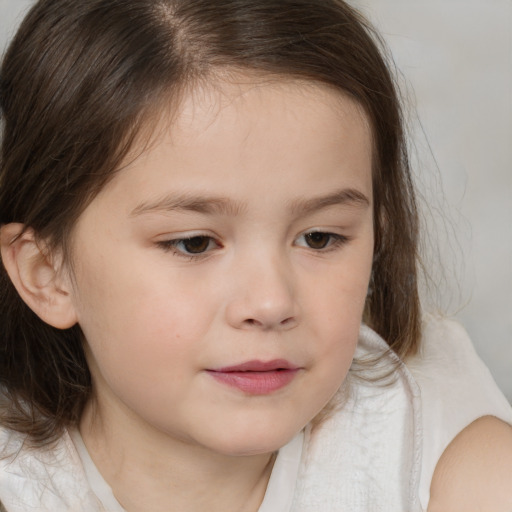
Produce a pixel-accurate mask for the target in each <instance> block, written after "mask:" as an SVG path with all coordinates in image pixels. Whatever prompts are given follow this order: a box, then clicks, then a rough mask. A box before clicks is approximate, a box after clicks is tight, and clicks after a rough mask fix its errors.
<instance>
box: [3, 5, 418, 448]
mask: <svg viewBox="0 0 512 512" xmlns="http://www.w3.org/2000/svg"><path fill="white" fill-rule="evenodd" d="M222 70H236V71H242V72H243V71H250V72H257V73H261V74H262V75H265V74H268V75H275V76H278V77H279V76H282V77H292V78H298V79H301V80H306V81H308V80H309V81H312V82H316V83H322V84H326V85H328V86H330V87H334V88H335V89H337V90H339V91H340V92H342V93H343V94H346V95H347V94H348V95H349V96H350V97H352V98H353V99H355V101H357V102H358V103H359V104H360V105H361V106H362V108H363V109H364V111H365V113H366V115H367V117H368V120H369V122H370V125H371V129H372V135H373V145H374V148H373V169H372V172H373V190H374V227H375V254H374V262H373V270H372V278H371V283H370V292H369V294H368V298H367V302H366V307H365V312H364V319H365V321H366V323H368V324H369V325H370V326H371V327H373V328H374V329H375V330H376V331H377V332H378V333H379V334H381V335H382V337H383V338H384V339H385V340H387V342H388V343H389V345H390V347H391V348H392V349H393V350H395V351H396V352H397V353H398V354H400V355H401V356H404V355H407V354H410V353H412V352H414V350H415V349H416V347H417V344H418V340H419V336H420V312H419V309H420V308H419V300H418V293H417V279H416V275H417V269H416V266H417V231H418V220H417V211H416V203H415V197H414V189H413V185H412V183H411V176H410V171H409V164H408V159H407V152H406V144H405V142H404V133H403V128H402V117H401V110H400V102H399V98H398V96H397V91H396V88H395V85H394V81H393V77H392V74H391V73H390V71H389V68H388V65H387V64H386V59H385V58H384V57H383V51H382V46H381V43H380V42H379V38H378V36H377V35H376V34H375V33H374V31H373V30H372V29H371V27H370V26H369V25H368V24H367V22H366V21H365V20H364V19H363V18H362V17H361V16H360V15H359V14H358V13H357V12H356V11H355V10H353V9H352V8H351V7H349V6H348V5H347V4H346V3H344V2H343V1H342V0H40V1H39V2H37V3H36V4H35V5H34V7H33V8H32V9H31V10H30V11H29V13H28V15H27V16H26V18H25V20H24V21H23V23H22V24H21V26H20V28H19V30H18V32H17V34H16V36H15V37H14V39H13V41H12V42H11V44H10V46H9V48H8V50H7V52H6V54H5V57H4V60H3V64H2V68H1V70H0V107H1V115H2V124H3V138H2V147H1V154H0V166H1V169H0V225H3V224H7V223H10V222H20V223H23V224H24V225H25V226H27V227H30V228H32V229H33V230H34V231H35V233H36V234H37V236H39V237H41V239H44V240H45V241H46V242H47V243H48V244H49V245H50V247H52V248H61V249H63V250H64V253H65V252H66V251H65V249H66V244H67V242H68V237H69V234H70V233H71V231H72V228H73V225H74V223H75V222H76V220H77V218H78V217H79V216H80V214H81V212H82V211H83V210H84V208H85V207H86V206H87V205H88V204H89V203H90V201H91V200H92V199H93V198H94V197H95V195H96V194H97V193H98V192H99V191H100V190H101V188H102V187H103V186H104V185H105V184H106V183H107V182H108V180H109V179H111V177H112V176H113V175H114V173H115V172H116V171H117V170H118V169H119V166H120V163H121V162H122V161H123V159H124V158H125V157H126V155H127V153H128V152H129V151H130V148H131V147H132V145H133V142H134V140H135V139H136V138H137V136H138V135H139V134H140V133H141V130H143V129H145V127H147V125H148V123H149V121H150V120H151V117H152V116H153V117H154V116H155V114H156V113H157V112H158V109H159V108H161V107H162V105H169V104H170V102H171V103H172V102H178V101H179V98H180V97H181V96H182V95H183V94H186V91H187V90H189V88H190V87H193V86H194V84H196V83H198V82H199V81H202V80H203V81H204V80H206V81H207V80H208V78H209V77H212V76H213V75H214V74H215V73H217V72H219V71H222ZM0 384H1V385H2V386H3V389H4V392H5V394H6V395H7V397H8V403H9V404H10V405H9V406H6V407H4V408H2V413H1V414H2V415H1V418H0V421H1V422H2V423H3V424H4V425H6V426H9V427H10V428H14V429H16V430H18V431H22V432H26V433H28V434H30V436H31V437H32V439H34V440H35V441H37V442H46V441H49V440H51V439H53V438H55V436H57V435H58V434H59V433H60V430H61V429H62V427H64V426H67V425H72V424H76V423H77V422H78V420H79V418H80V415H81V412H82V410H83V407H84V404H85V403H86V402H87V400H88V398H89V396H90V393H91V378H90V374H89V371H88V368H87V364H86V359H85V356H84V350H83V335H82V333H81V330H80V328H79V326H75V327H73V328H71V329H68V330H58V329H55V328H52V327H50V326H49V325H46V324H45V323H43V322H42V321H41V320H40V319H39V318H38V317H37V316H36V315H35V314H34V313H33V312H32V311H31V310H30V309H29V308H28V307H27V306H26V305H25V304H24V303H23V301H22V300H21V299H20V297H19V296H18V294H17V293H16V291H15V289H14V287H13V285H12V284H11V282H10V280H9V278H8V276H7V275H6V272H5V270H4V269H3V268H2V269H0Z"/></svg>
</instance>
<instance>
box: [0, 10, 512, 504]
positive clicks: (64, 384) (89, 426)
mask: <svg viewBox="0 0 512 512" xmlns="http://www.w3.org/2000/svg"><path fill="white" fill-rule="evenodd" d="M376 41H377V39H376V38H375V35H374V34H373V33H372V31H371V29H370V28H369V27H368V26H367V24H366V23H365V21H364V20H363V19H362V18H361V17H360V16H359V15H358V14H357V13H356V12H355V11H353V10H352V9H351V8H350V7H348V6H347V5H346V4H345V3H343V2H342V1H341V0H279V1H271V0H258V1H254V0H236V1H235V0H215V1H211V0H40V1H39V2H38V3H36V5H35V6H34V7H33V8H32V10H31V11H30V12H29V14H28V15H27V17H26V19H25V20H24V22H23V23H22V25H21V27H20V29H19V31H18V33H17V35H16V37H15V38H14V40H13V42H12V43H11V45H10V47H9V49H8V51H7V53H6V55H5V58H4V62H3V67H2V70H1V81H0V91H1V107H2V114H3V130H4V132H3V140H2V156H1V175H0V225H1V226H2V227H1V237H0V245H1V254H2V262H3V267H4V269H3V270H2V273H1V276H0V277H1V283H0V293H1V294H2V296H1V299H0V310H1V311H0V315H1V320H0V326H1V327H0V329H1V334H0V350H1V358H0V365H1V369H0V375H1V382H2V388H3V398H2V406H1V423H2V425H3V426H2V429H1V434H0V438H1V446H2V457H1V460H0V500H1V501H2V502H3V506H4V507H5V509H6V510H7V511H8V512H18V511H23V512H26V511H29V510H30V511H31V510H38V511H52V512H60V511H73V512H74V511H87V512H96V511H108V512H119V511H123V510H125V511H128V512H136V511H151V512H158V511H184V510H186V511H192V512H194V511H199V510H201V511H204V510H208V511H221V510H222V511H223V512H227V511H233V512H241V511H247V512H256V511H259V512H285V511H287V512H288V511H293V512H306V511H308V512H317V511H338V510H339V511H341V510H350V511H352V512H363V511H390V512H391V511H393V512H397V511H407V512H413V511H419V510H426V509H427V507H428V508H429V509H430V510H457V509H458V507H460V508H461V509H462V510H466V511H467V510H471V507H473V506H475V507H481V508H482V507H483V509H484V510H485V509H486V508H485V507H487V510H491V509H492V510H506V507H507V506H510V494H509V495H507V492H508V487H509V486H507V485H506V483H507V482H506V479H507V477H506V476H505V477H503V475H506V474H507V473H505V471H508V470H512V468H511V467H510V466H512V463H510V458H507V457H508V456H509V455H510V454H512V434H511V433H510V427H509V426H508V425H506V424H505V423H502V422H500V421H499V420H498V419H497V418H496V417H498V418H501V419H502V420H504V421H508V422H511V421H512V411H511V409H510V406H509V405H508V404H507V403H506V402H505V399H504V398H503V397H502V396H501V394H500V393H499V391H498V390H497V388H496V387H495V385H494V383H493V381H492V379H491V378H490V376H489V374H488V372H487V370H486V369H485V368H484V367H483V365H482V364H481V362H480V361H479V360H478V358H477V357H476V355H475V353H474V351H473V349H472V348H471V345H470V343H469V342H468V340H467V338H466V336H465V334H464V332H463V331H462V330H461V329H460V328H459V327H458V326H457V325H456V324H454V323H451V322H448V321H443V320H440V319H434V318H433V317H425V319H423V320H422V313H421V311H420V306H419V300H418V292H417V278H416V276H417V267H418V253H417V237H418V226H417V224H418V221H417V210H416V204H415V197H414V190H413V186H412V183H411V177H410V174H409V169H408V165H407V154H406V149H405V141H404V134H403V131H402V124H401V115H400V109H399V102H398V99H397V95H396V92H395V88H394V85H393V81H392V79H391V76H390V73H389V71H388V68H387V66H386V64H385V61H384V60H383V57H382V56H381V53H380V51H379V49H378V44H377V42H376ZM384 340H385V341H384ZM404 361H405V363H406V364H404ZM475 420H477V421H476V422H475ZM465 427H467V428H465ZM463 429H464V430H463ZM461 431H462V432H461ZM459 433H460V434H459ZM482 436H484V437H482ZM498 449H499V453H500V455H501V459H499V458H496V457H495V455H496V451H497V450H498ZM443 452H444V453H443ZM509 464H510V466H509ZM436 466H437V468H436ZM495 475H498V477H500V476H501V478H502V481H500V480H499V478H495ZM510 475H512V472H511V473H510ZM487 476H488V477H489V479H488V480H486V477H487ZM468 486H470V488H469V489H470V491H471V492H469V491H468ZM430 495H431V497H430ZM429 501H430V505H429Z"/></svg>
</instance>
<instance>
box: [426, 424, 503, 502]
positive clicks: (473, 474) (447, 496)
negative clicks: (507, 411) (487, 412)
mask: <svg viewBox="0 0 512 512" xmlns="http://www.w3.org/2000/svg"><path fill="white" fill-rule="evenodd" d="M511 484H512V427H511V426H510V425H507V424H506V423H504V422H502V421H500V420H498V419H497V418H494V417H491V416H486V417H484V418H480V419H478V420H476V421H475V422H473V423H472V424H471V425H469V426H468V427H466V428H465V429H464V430H463V431H462V432H461V433H460V434H459V435H458V436H457V437H456V438H455V439H454V440H453V441H452V442H451V443H450V445H449V446H448V448H447V449H446V450H445V452H444V453H443V455H442V457H441V458H440V459H439V462H438V463H437V466H436V470H435V472H434V476H433V478H432V484H431V488H430V503H429V508H428V512H448V511H449V512H510V511H511V510H512V485H511Z"/></svg>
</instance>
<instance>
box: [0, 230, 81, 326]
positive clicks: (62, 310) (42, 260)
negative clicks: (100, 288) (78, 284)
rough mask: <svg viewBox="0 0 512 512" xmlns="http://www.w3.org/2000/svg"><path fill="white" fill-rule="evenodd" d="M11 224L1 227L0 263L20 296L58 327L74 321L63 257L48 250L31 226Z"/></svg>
mask: <svg viewBox="0 0 512 512" xmlns="http://www.w3.org/2000/svg"><path fill="white" fill-rule="evenodd" d="M24 229H25V226H24V225H23V224H17V223H11V224H6V225H4V226H2V227H1V228H0V250H1V254H2V262H3V264H4V267H5V269H6V271H7V273H8V274H9V277H10V278H11V281H12V283H13V284H14V286H15V288H16V290H17V291H18V293H19V294H20V297H21V298H22V299H23V301H24V302H25V303H26V304H27V306H28V307H29V308H30V309H31V310H32V311H33V312H34V313H35V314H36V315H37V316H38V317H39V318H41V320H43V321H44V322H46V323H47V324H49V325H52V326H53V327H56V328H57V329H67V328H69V327H72V326H73V325H75V324H76V322H77V316H76V312H75V308H74V305H73V301H72V293H71V292H72V286H71V279H70V278H69V275H68V272H67V271H65V269H64V268H63V265H62V258H61V257H59V258H57V257H55V255H52V254H50V253H49V251H47V250H46V249H47V248H46V246H45V244H44V243H42V242H41V241H38V240H37V239H36V237H35V233H34V231H33V230H32V229H26V230H25V231H23V230H24Z"/></svg>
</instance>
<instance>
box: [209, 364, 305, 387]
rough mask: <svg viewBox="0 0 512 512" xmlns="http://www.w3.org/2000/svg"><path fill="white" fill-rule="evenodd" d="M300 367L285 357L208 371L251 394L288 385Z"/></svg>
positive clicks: (219, 379) (229, 384)
mask: <svg viewBox="0 0 512 512" xmlns="http://www.w3.org/2000/svg"><path fill="white" fill-rule="evenodd" d="M299 369H300V368H299V367H297V366H294V365H292V364H291V363H289V362H288V361H285V360H284V359H275V360H273V361H268V362H263V361H247V362H246V363H242V364H239V365H236V366H227V367H225V368H219V369H216V370H207V372H208V373H209V374H210V375H211V376H212V377H213V378H214V379H215V380H217V381H219V382H222V383H223V384H227V385H228V386H231V387H234V388H238V389H239V390H240V391H243V392H244V393H247V394H250V395H268V394H270V393H273V392H274V391H277V390H278V389H281V388H283V387H285V386H286V385H288V384H289V383H290V382H291V381H292V380H293V378H294V377H295V375H296V374H297V372H298V371H299Z"/></svg>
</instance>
